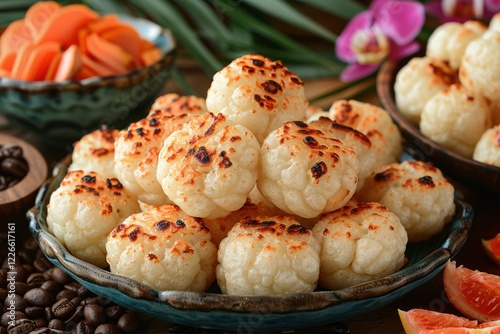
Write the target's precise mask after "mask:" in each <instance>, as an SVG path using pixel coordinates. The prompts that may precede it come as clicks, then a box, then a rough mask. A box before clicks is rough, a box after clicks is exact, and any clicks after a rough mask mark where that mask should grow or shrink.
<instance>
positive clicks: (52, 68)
mask: <svg viewBox="0 0 500 334" xmlns="http://www.w3.org/2000/svg"><path fill="white" fill-rule="evenodd" d="M62 54H63V53H62V51H59V52H58V53H57V54H56V55H54V58H52V61H51V62H50V64H49V68H48V69H47V72H46V73H45V78H44V80H47V81H54V80H55V78H56V73H57V69H58V68H59V64H60V63H61V58H62Z"/></svg>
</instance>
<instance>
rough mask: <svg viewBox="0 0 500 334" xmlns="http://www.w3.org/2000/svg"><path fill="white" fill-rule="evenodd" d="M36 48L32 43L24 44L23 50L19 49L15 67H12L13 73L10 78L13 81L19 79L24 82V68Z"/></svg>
mask: <svg viewBox="0 0 500 334" xmlns="http://www.w3.org/2000/svg"><path fill="white" fill-rule="evenodd" d="M34 48H35V45H33V43H31V42H27V43H24V44H23V45H22V46H21V48H20V49H19V52H18V53H17V57H16V60H15V61H14V65H13V66H12V71H11V73H10V76H11V77H12V78H13V79H18V80H22V79H21V78H22V76H23V72H24V66H25V64H26V63H27V62H28V59H29V57H30V55H31V53H32V52H33V49H34Z"/></svg>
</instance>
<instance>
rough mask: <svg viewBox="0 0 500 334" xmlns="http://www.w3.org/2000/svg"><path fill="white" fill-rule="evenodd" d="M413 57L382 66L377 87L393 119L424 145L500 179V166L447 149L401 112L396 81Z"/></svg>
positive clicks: (388, 61)
mask: <svg viewBox="0 0 500 334" xmlns="http://www.w3.org/2000/svg"><path fill="white" fill-rule="evenodd" d="M411 58H413V57H410V58H408V57H407V58H403V59H400V60H392V59H388V60H386V61H385V62H384V63H383V64H382V66H381V67H380V70H379V72H378V74H377V79H376V86H377V87H376V89H377V93H378V97H379V99H380V102H381V103H382V105H383V106H384V108H385V109H386V110H387V111H388V112H389V113H390V115H391V116H392V118H393V120H394V121H395V122H396V123H397V124H398V125H399V127H400V128H402V129H403V130H404V131H407V132H408V133H409V134H410V135H411V136H412V137H414V138H417V139H418V140H420V141H421V143H422V145H425V146H427V147H432V148H434V149H436V150H438V151H439V152H440V153H442V154H443V155H444V156H445V157H447V158H449V159H455V160H457V161H458V162H460V163H463V164H467V165H471V166H474V167H477V168H482V169H484V170H486V171H488V172H489V173H498V175H497V177H498V178H499V179H500V167H498V166H494V165H489V164H485V163H483V162H480V161H477V160H473V159H469V158H466V157H464V156H461V155H459V154H458V153H455V152H453V151H451V150H450V149H447V148H446V147H444V146H442V145H441V144H439V143H436V142H435V141H433V140H432V139H430V138H428V137H426V136H424V135H423V134H422V132H420V130H419V129H418V128H417V127H416V126H415V125H414V124H413V123H411V122H410V121H409V120H407V119H406V118H405V117H404V116H403V115H402V114H401V113H400V112H399V109H398V108H397V106H396V102H395V98H394V96H395V95H394V82H395V80H396V75H397V72H398V70H399V69H400V68H401V67H402V66H403V65H404V64H406V63H407V62H408V61H409V60H410V59H411Z"/></svg>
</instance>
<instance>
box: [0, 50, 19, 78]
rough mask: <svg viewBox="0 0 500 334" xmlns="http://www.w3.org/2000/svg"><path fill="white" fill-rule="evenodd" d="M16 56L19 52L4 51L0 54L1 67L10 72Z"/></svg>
mask: <svg viewBox="0 0 500 334" xmlns="http://www.w3.org/2000/svg"><path fill="white" fill-rule="evenodd" d="M16 57H17V52H8V53H7V52H2V54H1V56H0V69H2V70H4V71H7V72H9V73H10V71H12V67H13V66H14V62H15V61H16Z"/></svg>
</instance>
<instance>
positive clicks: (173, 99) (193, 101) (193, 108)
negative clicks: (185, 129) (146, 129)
mask: <svg viewBox="0 0 500 334" xmlns="http://www.w3.org/2000/svg"><path fill="white" fill-rule="evenodd" d="M158 110H160V111H161V112H162V113H166V114H170V115H182V114H188V115H195V114H204V113H207V112H208V110H207V106H206V103H205V99H204V98H202V97H198V96H193V95H187V96H181V95H179V94H176V93H168V94H165V95H162V96H159V97H157V98H156V100H155V101H154V103H153V105H152V106H151V109H150V111H149V114H150V115H152V114H155V113H157V112H158Z"/></svg>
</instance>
